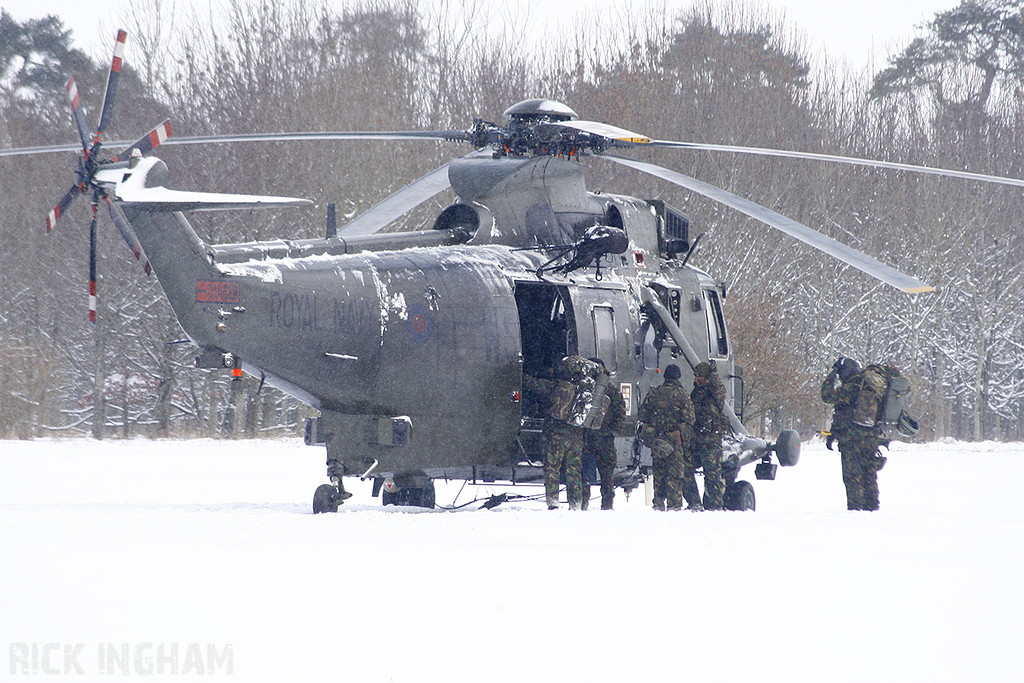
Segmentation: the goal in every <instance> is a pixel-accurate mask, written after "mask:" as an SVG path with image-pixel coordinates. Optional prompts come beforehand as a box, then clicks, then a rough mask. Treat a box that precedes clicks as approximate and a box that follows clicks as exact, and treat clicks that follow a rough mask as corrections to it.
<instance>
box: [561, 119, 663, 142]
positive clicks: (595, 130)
mask: <svg viewBox="0 0 1024 683" xmlns="http://www.w3.org/2000/svg"><path fill="white" fill-rule="evenodd" d="M541 125H544V126H552V127H556V128H572V129H573V130H578V131H582V132H584V133H590V134H591V135H600V136H601V137H603V138H608V139H609V140H615V141H618V142H628V143H632V144H634V145H646V144H650V143H651V139H650V138H649V137H647V136H646V135H641V134H640V133H634V132H633V131H630V130H626V129H625V128H619V127H618V126H611V125H609V124H607V123H598V122H597V121H553V122H551V123H545V124H541Z"/></svg>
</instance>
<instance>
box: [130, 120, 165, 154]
mask: <svg viewBox="0 0 1024 683" xmlns="http://www.w3.org/2000/svg"><path fill="white" fill-rule="evenodd" d="M169 137H171V120H170V119H167V120H166V121H164V122H163V123H161V124H160V125H159V126H157V127H156V128H154V129H153V130H151V131H149V132H148V133H146V134H145V135H143V136H142V137H141V138H139V139H138V140H136V141H135V142H133V143H132V144H131V145H130V146H128V147H126V148H125V149H124V150H123V151H122V152H121V153H120V154H118V155H117V159H116V161H128V159H130V158H131V156H132V152H134V151H135V150H139V152H140V153H141V154H142V155H143V156H145V155H147V154H149V153H150V152H152V151H153V150H154V149H155V148H157V147H159V146H160V145H161V144H163V142H164V140H166V139H167V138H169Z"/></svg>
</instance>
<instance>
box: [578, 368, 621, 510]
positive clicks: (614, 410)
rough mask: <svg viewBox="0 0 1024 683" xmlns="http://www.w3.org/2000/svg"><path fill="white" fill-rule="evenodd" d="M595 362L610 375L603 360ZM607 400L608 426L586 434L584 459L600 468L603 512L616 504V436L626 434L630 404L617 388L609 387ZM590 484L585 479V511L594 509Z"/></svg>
mask: <svg viewBox="0 0 1024 683" xmlns="http://www.w3.org/2000/svg"><path fill="white" fill-rule="evenodd" d="M590 360H591V361H593V362H594V363H597V364H598V365H599V366H600V367H601V372H602V373H604V374H606V375H607V374H608V369H607V368H606V367H605V365H604V361H602V360H601V359H600V358H591V359H590ZM607 396H608V398H609V399H610V401H609V403H608V412H607V413H606V414H605V416H604V422H603V423H602V424H601V428H600V429H588V430H586V431H585V432H584V434H583V457H584V459H585V460H586V459H588V457H590V456H592V457H593V459H594V461H595V464H596V466H597V474H598V475H599V476H600V477H601V509H602V510H611V509H612V501H614V500H615V481H614V476H615V461H616V455H615V435H616V434H620V435H621V434H622V429H623V427H625V424H626V402H625V401H624V400H623V399H622V392H621V391H620V390H619V388H618V387H617V386H615V385H613V384H609V385H608V390H607ZM590 484H591V482H590V481H589V479H587V478H586V477H584V482H583V503H582V505H583V509H584V510H586V509H587V508H588V507H589V505H590Z"/></svg>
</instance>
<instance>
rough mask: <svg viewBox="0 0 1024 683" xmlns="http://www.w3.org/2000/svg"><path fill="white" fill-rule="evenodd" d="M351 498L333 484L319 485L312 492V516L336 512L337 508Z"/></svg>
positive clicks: (347, 493)
mask: <svg viewBox="0 0 1024 683" xmlns="http://www.w3.org/2000/svg"><path fill="white" fill-rule="evenodd" d="M351 497H352V494H351V493H349V492H348V491H345V490H344V489H342V490H339V488H338V487H337V486H335V485H333V484H321V485H320V486H317V487H316V491H314V492H313V514H314V515H319V514H320V513H322V512H337V511H338V506H339V505H341V504H342V503H344V502H345V501H346V500H348V499H349V498H351Z"/></svg>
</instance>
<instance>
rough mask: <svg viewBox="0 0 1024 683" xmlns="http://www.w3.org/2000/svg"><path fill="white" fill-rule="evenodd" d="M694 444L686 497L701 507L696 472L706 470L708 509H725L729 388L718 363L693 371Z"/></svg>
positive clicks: (685, 481) (685, 471)
mask: <svg viewBox="0 0 1024 683" xmlns="http://www.w3.org/2000/svg"><path fill="white" fill-rule="evenodd" d="M690 398H691V399H692V400H693V412H694V422H693V442H692V444H691V447H692V448H691V453H690V455H689V457H687V459H686V466H685V468H684V469H683V498H685V499H686V503H687V505H689V507H691V508H693V509H695V510H696V509H698V508H700V507H701V501H700V495H699V494H698V492H697V480H696V477H695V476H694V475H695V472H696V470H697V468H698V467H703V468H704V509H706V510H721V509H722V508H723V507H724V503H723V500H722V497H723V495H724V494H725V482H724V481H723V480H722V432H723V431H725V428H726V426H727V425H728V424H729V422H728V420H727V419H726V417H725V414H724V412H723V410H724V408H725V386H724V385H723V384H722V380H721V379H720V378H719V377H718V371H717V368H716V367H715V361H710V362H704V363H700V364H698V365H697V367H696V368H694V370H693V392H691V393H690Z"/></svg>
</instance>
